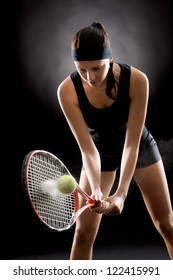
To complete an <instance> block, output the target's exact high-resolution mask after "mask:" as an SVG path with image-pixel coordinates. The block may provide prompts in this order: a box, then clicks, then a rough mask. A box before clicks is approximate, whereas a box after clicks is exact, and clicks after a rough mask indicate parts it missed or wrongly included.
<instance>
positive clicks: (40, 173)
mask: <svg viewBox="0 0 173 280" xmlns="http://www.w3.org/2000/svg"><path fill="white" fill-rule="evenodd" d="M65 174H68V175H71V174H70V172H69V170H68V169H67V167H66V166H65V165H64V164H63V162H62V161H61V160H60V159H58V158H57V157H56V156H55V155H53V154H52V153H50V152H47V151H44V150H34V151H31V152H29V153H28V154H27V155H26V156H25V158H24V160H23V164H22V186H23V189H24V193H25V196H26V198H27V200H28V201H29V204H30V205H31V207H32V209H33V210H34V212H35V214H36V215H37V217H38V218H39V220H40V221H41V222H42V224H43V225H44V227H45V228H46V229H49V230H52V231H63V230H68V229H69V228H71V227H72V225H73V224H74V223H75V221H76V213H77V211H78V209H79V197H78V191H77V189H76V190H75V191H74V192H73V193H71V194H70V195H62V194H60V193H56V194H54V195H48V194H45V193H43V191H42V189H41V184H42V182H44V181H46V180H57V179H58V178H59V177H60V176H62V175H65ZM71 176H72V175H71Z"/></svg>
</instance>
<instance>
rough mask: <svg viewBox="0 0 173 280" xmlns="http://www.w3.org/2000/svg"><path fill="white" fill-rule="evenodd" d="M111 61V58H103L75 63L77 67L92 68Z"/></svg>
mask: <svg viewBox="0 0 173 280" xmlns="http://www.w3.org/2000/svg"><path fill="white" fill-rule="evenodd" d="M107 62H109V59H101V60H91V61H75V62H74V63H75V65H76V67H77V68H84V69H90V68H95V67H101V66H102V65H104V64H105V63H107Z"/></svg>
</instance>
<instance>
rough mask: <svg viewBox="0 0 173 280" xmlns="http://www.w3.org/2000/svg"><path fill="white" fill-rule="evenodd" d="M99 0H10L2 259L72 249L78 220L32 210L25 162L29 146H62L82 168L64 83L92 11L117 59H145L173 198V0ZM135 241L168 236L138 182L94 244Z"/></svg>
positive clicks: (65, 156) (59, 150) (151, 122)
mask: <svg viewBox="0 0 173 280" xmlns="http://www.w3.org/2000/svg"><path fill="white" fill-rule="evenodd" d="M92 2H94V3H90V2H89V1H86V3H84V2H81V1H75V0H74V1H73V2H71V1H68V0H64V1H52V0H50V1H45V0H43V1H29V0H28V1H27V0H23V1H11V2H8V4H7V7H6V9H5V10H4V11H5V12H6V17H5V20H4V25H5V39H4V42H5V43H7V44H6V47H5V52H4V55H3V54H2V59H4V58H5V67H4V71H3V72H4V73H5V79H3V81H2V82H5V88H4V89H3V91H2V96H4V97H5V101H3V102H2V103H1V104H2V105H1V111H2V112H3V114H2V123H3V125H2V127H3V131H2V140H3V141H2V144H1V145H2V152H3V154H4V156H3V157H2V158H3V159H5V161H4V160H3V164H2V165H3V167H4V169H3V168H2V169H1V170H2V178H3V181H2V182H3V184H2V190H3V192H2V198H1V200H2V201H1V206H2V210H1V213H2V217H3V219H2V221H1V236H2V237H1V240H2V243H3V244H4V246H3V247H4V249H3V250H1V255H2V256H1V258H2V259H15V258H21V259H22V258H23V257H25V256H27V255H37V254H45V253H48V252H60V251H62V250H67V251H70V246H71V242H72V238H73V232H74V227H73V228H72V229H70V230H69V231H65V232H62V233H52V232H49V231H46V230H45V229H43V228H42V227H41V226H40V225H39V223H38V221H37V218H36V217H35V215H34V214H33V213H32V212H30V211H29V208H28V206H27V205H26V202H25V200H24V196H23V191H22V185H21V166H22V161H23V158H24V157H25V155H26V154H27V153H28V152H29V151H31V150H34V149H44V150H48V151H50V152H52V153H54V154H55V155H56V156H58V157H59V158H60V159H61V160H62V161H63V162H64V163H65V164H66V165H67V167H68V168H69V169H70V171H71V172H72V173H73V174H74V176H76V178H78V175H79V172H80V164H81V158H80V153H79V150H78V147H77V144H76V142H75V140H74V138H73V136H72V134H71V132H70V130H69V128H68V126H67V124H66V122H65V119H64V117H63V115H62V112H61V110H60V108H59V105H58V102H57V97H56V90H57V86H58V84H59V83H60V82H61V81H62V80H63V79H64V78H65V77H66V76H67V75H69V74H70V73H71V72H72V71H73V70H74V65H73V62H72V60H71V57H70V42H71V38H72V36H73V34H74V33H75V32H76V31H77V30H78V29H80V28H82V27H84V26H87V25H90V24H91V23H92V22H93V21H100V22H102V23H103V24H104V25H105V27H106V29H107V30H108V32H109V33H110V35H111V41H112V49H113V55H114V61H119V62H124V63H129V64H131V65H133V66H135V67H137V68H140V69H141V70H142V71H144V72H145V73H146V74H147V76H148V78H149V81H150V100H149V106H148V115H147V120H146V124H147V127H148V128H149V129H150V131H151V133H152V134H153V136H154V137H155V139H156V140H157V141H158V145H159V147H160V151H161V153H162V156H163V160H164V164H165V170H166V175H167V178H168V183H169V188H170V193H171V198H173V190H172V182H173V176H172V170H173V127H172V117H173V110H172V99H171V98H172V74H173V73H172V15H171V6H170V4H171V2H170V1H164V2H163V1H162V2H161V1H159V2H158V1H155V0H154V1H150V0H145V1H137V0H132V1H120V0H115V1H113V0H108V1H99V0H97V1H92ZM3 45H5V44H3ZM2 100H4V99H2ZM115 185H116V184H115ZM136 243H139V244H151V245H152V244H162V243H163V241H162V240H161V238H160V236H159V235H158V233H157V232H156V230H155V228H154V226H153V224H152V222H151V220H150V218H149V215H148V213H147V211H146V209H145V206H144V203H143V200H142V198H141V195H140V193H139V190H138V188H137V187H136V185H135V183H134V182H132V185H131V187H130V191H129V196H128V198H127V201H126V207H125V209H124V211H123V213H122V215H121V216H119V217H104V218H103V222H102V224H101V227H100V232H99V234H98V237H97V240H96V246H98V247H100V246H101V247H102V246H109V245H111V246H116V245H121V244H126V245H127V246H128V245H129V246H130V245H133V244H136Z"/></svg>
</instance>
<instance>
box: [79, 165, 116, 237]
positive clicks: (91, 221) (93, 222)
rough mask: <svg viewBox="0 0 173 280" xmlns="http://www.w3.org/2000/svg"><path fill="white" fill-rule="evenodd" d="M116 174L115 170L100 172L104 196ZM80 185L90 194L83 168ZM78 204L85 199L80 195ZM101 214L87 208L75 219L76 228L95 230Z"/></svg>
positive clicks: (83, 202) (82, 202) (108, 191)
mask: <svg viewBox="0 0 173 280" xmlns="http://www.w3.org/2000/svg"><path fill="white" fill-rule="evenodd" d="M115 176H116V172H115V171H111V172H101V189H102V192H103V196H104V198H105V197H107V196H108V195H109V193H110V191H111V188H112V185H113V183H114V180H115ZM79 185H80V187H81V188H82V189H83V190H85V191H86V192H87V193H88V194H89V195H90V194H91V188H90V185H89V182H88V179H87V176H86V173H85V170H83V169H82V171H81V176H80V181H79ZM79 198H80V206H82V205H84V204H86V201H85V200H84V199H83V198H82V197H81V196H80V197H79ZM101 217H102V215H101V214H97V213H93V212H91V211H90V210H89V209H87V210H86V211H84V212H83V213H82V214H81V215H80V217H79V218H78V219H77V221H76V228H82V229H83V230H84V231H86V230H87V229H88V230H91V228H93V229H94V230H95V231H96V230H97V229H98V227H99V223H100V221H101Z"/></svg>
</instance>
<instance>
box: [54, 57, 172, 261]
mask: <svg viewBox="0 0 173 280" xmlns="http://www.w3.org/2000/svg"><path fill="white" fill-rule="evenodd" d="M110 62H111V59H103V60H96V61H77V62H75V66H76V69H77V71H78V73H79V75H80V76H81V79H82V83H83V87H84V89H85V92H86V95H87V98H88V100H89V102H90V103H91V104H92V105H93V106H94V107H96V108H100V109H101V108H105V107H108V106H110V105H111V104H112V103H113V102H114V100H113V99H110V98H109V97H107V95H106V94H105V88H106V81H107V74H108V70H109V65H110ZM113 73H114V75H115V77H116V78H117V79H118V77H119V75H120V68H119V65H118V64H116V63H114V65H113ZM57 94H58V100H59V103H60V106H61V108H62V111H63V113H64V115H65V117H66V120H67V122H68V124H69V126H70V128H71V131H72V133H73V135H74V137H75V139H76V141H77V143H78V146H79V148H80V151H81V156H82V161H83V165H84V169H85V170H82V171H81V176H80V182H79V185H80V187H81V188H83V189H84V190H85V191H86V192H87V193H88V194H90V195H91V196H92V197H93V198H94V199H95V200H96V202H97V207H95V208H92V209H90V210H87V211H84V213H83V214H82V215H81V216H80V217H79V218H78V220H77V221H76V228H75V234H74V239H73V244H72V249H71V255H70V259H77V260H79V259H80V260H82V259H85V260H89V259H92V256H93V244H94V241H95V238H96V236H97V232H98V229H99V225H100V222H101V218H102V214H101V213H105V215H119V214H120V213H121V212H122V210H123V207H124V201H125V199H126V196H127V194H128V189H129V186H130V182H131V180H132V177H133V178H134V179H135V181H136V182H137V185H138V186H139V188H140V190H141V193H142V196H143V199H144V202H145V205H146V208H147V210H148V212H149V214H150V216H151V219H152V221H153V223H154V225H155V227H156V228H157V230H158V231H159V233H160V234H161V236H162V237H163V239H164V241H165V244H166V247H167V250H168V253H169V256H170V258H171V259H173V212H172V206H171V201H170V196H169V189H168V185H167V180H166V176H165V171H164V168H163V164H162V161H161V160H160V161H159V162H157V163H155V164H153V165H151V166H148V167H145V168H140V169H136V170H135V166H136V162H137V158H138V150H139V143H140V138H141V134H142V130H143V126H144V124H145V119H146V112H147V104H148V97H149V85H148V79H147V77H146V75H145V74H144V73H143V72H141V71H139V70H138V69H136V68H134V67H131V78H130V92H129V95H130V99H131V103H130V111H129V117H128V122H127V130H126V137H125V143H124V148H123V154H122V161H121V167H120V177H119V183H118V188H117V190H116V192H115V193H114V194H113V195H112V196H109V193H110V190H111V188H112V184H113V182H114V180H115V178H116V172H115V171H113V172H100V165H101V164H100V157H99V153H98V150H97V149H96V147H95V144H94V142H93V140H92V138H91V135H90V133H89V131H88V128H87V125H86V123H85V120H84V118H83V115H82V112H81V110H80V107H79V103H78V98H77V94H76V91H75V88H74V85H73V83H72V81H71V79H70V77H69V76H68V77H67V78H66V79H65V80H64V81H63V82H62V83H61V84H60V85H59V87H58V91H57ZM76 120H77V121H76ZM134 123H135V125H134ZM105 201H107V202H109V203H110V206H109V207H107V208H105V207H104V206H105ZM80 203H81V205H83V204H85V203H86V202H85V201H84V200H83V199H82V198H80Z"/></svg>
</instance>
